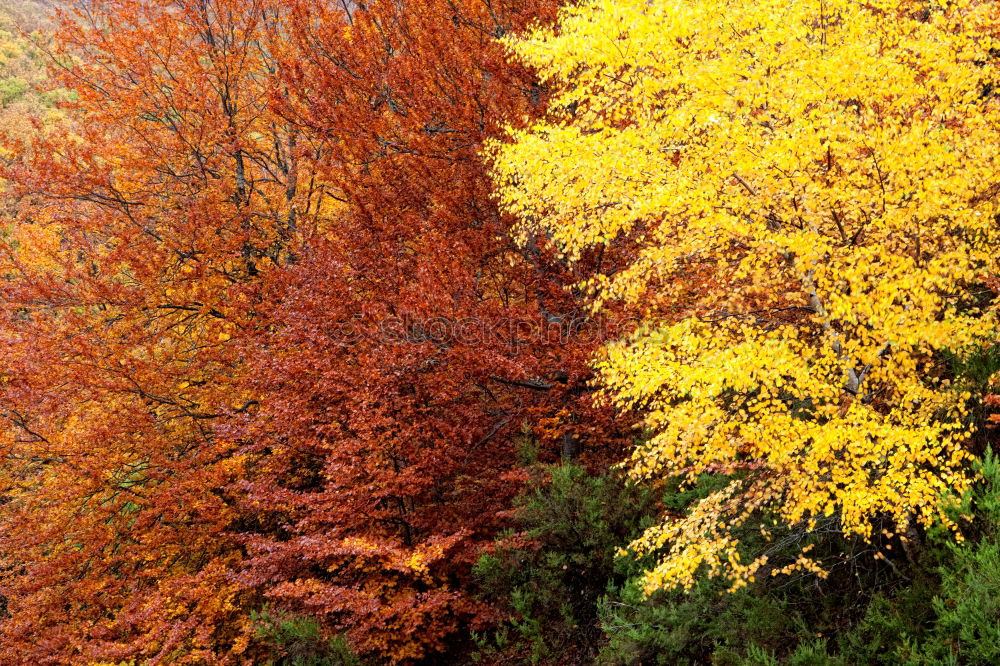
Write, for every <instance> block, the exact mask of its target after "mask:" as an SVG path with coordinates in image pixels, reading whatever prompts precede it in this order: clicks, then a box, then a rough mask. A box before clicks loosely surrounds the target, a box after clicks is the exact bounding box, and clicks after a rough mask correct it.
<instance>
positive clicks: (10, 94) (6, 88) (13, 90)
mask: <svg viewBox="0 0 1000 666" xmlns="http://www.w3.org/2000/svg"><path fill="white" fill-rule="evenodd" d="M28 87H29V86H28V82H27V81H25V80H24V79H21V78H18V77H16V76H15V77H11V78H9V79H3V80H2V81H0V106H7V105H8V104H10V103H11V102H15V101H17V100H18V99H20V98H21V97H22V96H23V95H24V93H26V92H28Z"/></svg>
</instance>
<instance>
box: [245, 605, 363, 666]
mask: <svg viewBox="0 0 1000 666" xmlns="http://www.w3.org/2000/svg"><path fill="white" fill-rule="evenodd" d="M252 617H253V620H254V622H255V623H256V625H257V638H258V639H259V640H260V641H261V642H262V643H264V644H265V645H267V646H268V647H269V648H270V649H271V650H272V654H273V655H274V656H273V657H272V658H271V659H269V660H268V661H267V664H269V665H270V666H360V665H361V660H360V659H358V657H357V656H356V655H355V654H354V652H353V651H352V650H351V647H350V645H349V644H348V643H347V640H346V639H345V638H344V637H343V636H333V637H324V635H323V633H322V631H321V629H320V626H319V623H318V622H317V621H316V620H315V619H314V618H311V617H304V616H298V615H284V614H274V613H272V612H271V611H269V610H267V609H265V610H263V611H261V612H260V613H254V614H253V615H252Z"/></svg>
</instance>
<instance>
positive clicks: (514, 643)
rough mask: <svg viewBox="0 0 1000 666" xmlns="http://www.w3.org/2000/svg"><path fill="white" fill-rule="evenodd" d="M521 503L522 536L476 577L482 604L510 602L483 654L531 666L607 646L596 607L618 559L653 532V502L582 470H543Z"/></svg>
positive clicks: (484, 641)
mask: <svg viewBox="0 0 1000 666" xmlns="http://www.w3.org/2000/svg"><path fill="white" fill-rule="evenodd" d="M543 471H545V472H547V473H548V475H549V476H550V479H549V480H548V481H547V482H546V481H544V480H543V478H541V477H539V478H537V479H536V480H535V483H534V484H533V486H532V487H531V488H529V490H528V491H527V492H526V493H525V494H524V495H522V497H521V498H520V499H519V500H518V512H517V520H518V524H519V526H520V527H521V528H522V531H521V532H520V533H519V534H516V535H515V534H508V535H506V537H507V538H506V539H504V540H502V541H501V543H500V545H499V546H498V548H497V549H496V550H495V551H494V552H492V553H489V554H486V555H483V556H482V557H481V558H480V560H479V562H478V563H477V565H476V567H475V570H474V573H475V576H476V578H477V579H478V581H479V584H480V587H481V589H482V592H483V596H484V597H485V598H489V599H500V600H502V601H503V603H504V605H505V606H506V610H507V612H508V616H509V619H508V621H507V622H506V623H505V626H504V627H502V628H501V629H500V630H499V631H498V632H497V633H495V634H493V635H491V636H488V637H486V636H479V637H477V638H478V642H479V644H480V648H481V650H482V651H483V652H490V651H492V652H497V651H515V652H516V651H520V652H522V653H524V654H525V655H526V656H525V658H526V659H528V660H529V661H530V662H531V663H539V662H542V661H544V660H546V659H551V658H554V657H555V656H556V655H558V654H561V653H565V652H576V651H582V652H583V653H587V652H589V651H590V650H591V649H592V648H591V646H594V645H595V644H596V643H597V642H598V640H599V639H600V630H599V628H598V625H597V602H598V600H599V598H600V597H601V595H602V594H603V593H604V592H605V590H606V588H607V586H608V584H609V581H612V580H614V578H615V553H616V551H617V549H618V548H619V547H620V546H621V545H622V544H623V543H626V542H627V541H628V540H629V539H631V538H632V537H633V536H634V535H635V534H637V533H638V532H639V530H641V529H642V528H644V527H645V526H646V525H648V524H650V518H649V517H650V516H651V515H652V513H653V511H652V507H653V504H654V502H653V495H652V493H650V492H649V491H645V490H640V489H637V488H635V487H633V486H630V485H628V484H625V483H623V481H622V480H621V479H620V478H619V477H617V476H614V475H609V476H600V477H594V476H588V475H587V473H586V471H585V470H583V469H582V468H581V467H578V466H576V465H572V464H564V465H559V466H552V467H547V468H544V470H543Z"/></svg>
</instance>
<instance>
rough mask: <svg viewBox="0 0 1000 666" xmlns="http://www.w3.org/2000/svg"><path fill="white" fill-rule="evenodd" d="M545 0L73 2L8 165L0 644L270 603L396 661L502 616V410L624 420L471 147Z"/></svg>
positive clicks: (162, 630)
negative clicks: (55, 91)
mask: <svg viewBox="0 0 1000 666" xmlns="http://www.w3.org/2000/svg"><path fill="white" fill-rule="evenodd" d="M553 11H554V4H553V3H546V2H539V3H521V2H517V3H493V4H490V3H485V4H483V3H473V2H469V3H458V4H456V3H453V2H444V1H442V2H429V3H428V2H421V3H385V4H381V3H380V4H378V5H375V6H373V7H370V8H368V9H367V10H361V9H359V8H357V7H354V6H353V5H350V3H348V4H347V5H346V6H338V4H337V3H331V4H329V5H322V4H319V5H318V4H317V3H312V2H301V3H297V2H276V1H274V2H272V1H270V0H267V1H265V0H260V1H255V2H250V3H247V2H243V1H242V0H240V1H239V2H236V1H235V0H233V1H229V0H213V1H212V2H206V1H202V0H183V1H173V2H166V1H156V0H127V1H124V2H110V1H109V2H102V1H99V2H90V3H86V5H83V6H81V8H80V9H77V10H75V11H71V12H69V13H64V14H63V15H62V18H61V24H60V25H61V27H60V28H59V30H58V32H57V39H58V44H57V46H56V47H55V49H57V50H56V51H54V52H53V58H54V61H53V67H52V72H51V74H52V77H53V79H54V82H55V83H54V85H63V86H66V87H67V88H72V89H73V90H75V91H76V92H77V94H78V99H77V100H76V101H75V102H74V103H72V104H71V105H70V106H69V109H68V111H69V112H70V113H72V116H73V119H74V121H73V122H72V123H69V124H66V125H64V126H59V127H56V128H54V129H51V130H48V131H45V132H40V133H39V134H38V135H36V136H35V137H34V138H33V139H32V140H31V141H30V142H21V141H18V140H17V139H16V138H11V139H10V140H9V148H10V150H11V151H12V153H13V154H15V155H16V157H15V158H14V159H11V160H10V162H9V163H8V165H7V166H6V167H5V169H4V173H3V176H4V177H5V178H7V179H8V180H9V181H10V182H11V183H12V188H13V195H14V196H16V198H17V201H18V202H19V204H18V207H19V209H18V214H17V218H16V220H15V221H14V222H13V223H12V224H10V225H9V227H7V231H5V233H7V234H8V235H7V236H6V237H5V242H4V254H3V266H2V270H3V274H4V279H5V283H4V284H5V286H4V297H3V301H2V306H3V314H4V324H3V326H2V327H0V331H2V333H0V334H2V335H3V338H4V340H3V350H4V352H3V361H2V362H3V373H2V381H3V385H2V409H3V413H4V415H5V417H6V424H7V427H6V429H5V430H4V434H3V437H4V439H3V447H4V451H5V452H6V455H7V460H8V462H7V464H6V465H5V466H4V468H3V484H4V492H5V503H4V506H3V515H2V520H3V523H4V531H3V537H2V538H0V558H2V561H3V567H4V571H5V574H4V577H3V582H2V594H3V595H4V598H5V599H6V609H7V610H6V613H7V614H8V617H7V618H6V619H5V620H4V621H3V622H2V623H0V625H2V626H0V645H2V648H3V651H4V652H3V654H4V655H6V657H5V659H12V660H15V661H19V660H24V662H25V663H28V662H30V663H71V662H72V663H90V662H92V661H104V662H121V661H128V660H138V661H141V662H144V663H145V661H152V662H159V661H177V660H179V661H181V662H183V663H215V662H220V663H221V662H234V661H241V660H244V659H252V658H253V657H252V655H253V654H254V652H253V651H254V649H255V645H254V640H255V635H256V634H255V632H254V628H253V627H252V626H251V625H252V622H251V611H252V610H254V609H258V610H259V609H260V608H263V607H264V606H265V605H267V606H268V607H270V608H278V609H281V610H282V611H288V612H300V613H307V614H309V615H311V616H314V617H316V618H318V619H319V620H320V621H321V622H322V624H323V626H324V627H325V628H326V630H327V631H340V630H346V631H347V634H348V637H349V638H350V639H351V641H352V643H353V645H354V646H355V648H356V649H357V650H359V651H360V652H364V653H368V654H376V655H380V656H381V657H383V658H386V659H389V660H392V661H404V660H408V659H414V658H419V657H422V656H425V655H427V654H429V653H432V652H435V651H440V650H443V649H444V648H445V647H446V641H447V640H448V639H450V638H454V636H455V634H456V632H457V631H458V630H459V629H461V628H462V627H465V626H467V625H468V623H470V622H471V623H473V624H476V623H482V622H485V621H488V620H489V619H490V618H491V610H490V608H489V606H488V605H486V604H484V603H482V602H479V601H475V600H473V599H472V598H471V597H470V595H469V592H468V591H467V590H466V589H463V586H462V580H463V577H464V576H467V575H468V570H469V568H470V567H471V565H472V563H473V562H474V561H475V558H476V557H477V555H478V553H479V552H480V550H481V548H482V547H483V546H484V545H485V544H487V543H489V542H490V541H492V539H493V538H494V536H495V534H496V531H497V529H498V527H499V526H501V525H502V523H503V512H504V511H505V510H506V509H507V508H509V500H510V498H511V497H512V496H513V495H515V494H516V493H517V492H518V489H519V487H520V480H521V478H522V476H523V475H522V474H521V473H520V472H519V471H518V470H519V463H518V458H517V456H516V454H515V450H514V449H515V441H516V440H517V438H519V437H524V433H525V432H531V433H532V435H531V437H533V438H534V439H536V440H538V441H539V442H540V444H541V445H542V446H543V447H544V449H545V451H544V452H543V455H544V456H547V457H549V458H550V459H557V458H558V456H559V455H560V452H561V450H562V449H563V448H566V449H567V452H568V453H570V454H572V455H574V456H575V455H576V454H577V451H579V450H580V449H583V450H584V451H586V454H585V455H589V456H591V457H592V458H594V459H595V460H600V459H602V458H603V457H605V456H607V455H608V452H610V451H611V450H612V449H613V448H614V446H615V445H614V441H615V435H614V429H609V426H610V424H609V420H608V419H609V412H607V411H606V410H603V411H602V410H598V409H596V408H595V407H593V405H592V401H591V400H590V392H591V391H590V388H589V387H588V385H587V382H588V379H589V377H590V371H589V368H588V365H587V361H588V359H589V357H590V356H591V353H592V351H593V349H594V345H595V343H597V342H599V336H600V334H601V333H600V331H599V330H597V329H596V328H594V327H593V326H590V327H589V328H588V327H587V326H588V324H587V322H585V321H584V319H583V318H582V317H581V315H582V312H581V310H580V306H579V304H578V302H577V301H575V300H574V296H573V294H572V292H570V291H567V290H566V289H565V287H566V286H567V285H568V284H571V283H572V282H573V281H574V280H575V278H574V277H573V275H572V274H571V271H570V270H569V269H568V268H567V267H566V266H565V264H563V263H560V262H559V261H557V260H556V259H555V257H554V255H553V254H552V253H551V251H550V250H549V249H547V248H546V246H545V244H544V243H537V244H535V245H534V246H533V247H531V248H528V249H526V248H522V247H519V246H517V245H515V244H514V243H512V242H511V240H510V238H509V236H508V235H507V234H506V229H507V226H508V224H509V222H510V220H509V219H507V218H504V217H503V216H501V215H500V214H499V213H498V212H497V209H496V205H495V202H494V201H493V200H492V199H491V196H490V191H491V186H490V182H489V179H488V177H487V175H486V171H485V167H484V163H483V160H482V158H481V157H480V151H481V146H482V143H483V140H484V139H485V138H486V137H487V136H490V135H491V134H492V135H499V126H500V120H501V119H502V118H504V117H511V116H519V115H523V114H534V113H538V112H539V111H540V110H541V108H542V107H543V104H544V91H543V90H542V89H541V88H540V87H539V86H538V84H537V82H535V81H534V79H533V76H532V74H530V73H529V72H528V71H526V70H524V69H523V68H520V67H516V66H511V65H509V64H507V62H506V60H505V55H504V53H503V49H502V47H501V46H500V45H499V43H497V42H496V38H497V37H498V36H501V35H503V34H506V33H507V32H510V31H514V30H519V29H521V28H523V27H524V26H525V25H526V24H527V23H528V22H529V21H532V20H535V19H540V18H541V19H545V18H552V16H553ZM577 339H579V341H577ZM595 433H597V434H599V435H600V437H599V438H598V437H597V436H596V435H595ZM595 456H596V458H595Z"/></svg>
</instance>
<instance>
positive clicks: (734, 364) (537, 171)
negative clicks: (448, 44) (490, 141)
mask: <svg viewBox="0 0 1000 666" xmlns="http://www.w3.org/2000/svg"><path fill="white" fill-rule="evenodd" d="M998 14H1000V8H998V6H997V5H996V3H992V2H979V1H976V0H972V1H969V0H960V1H957V2H943V3H929V2H916V1H909V0H892V1H884V0H872V1H871V2H866V3H860V2H855V1H853V0H810V1H802V2H788V0H761V1H759V2H755V3H745V2H735V1H733V0H590V1H587V2H583V3H581V4H579V5H578V6H574V7H571V8H568V9H566V10H564V11H563V12H562V14H561V16H560V20H559V22H558V25H557V26H556V27H554V28H537V29H536V30H534V31H533V32H531V33H530V34H527V35H523V36H520V37H515V38H508V41H507V45H508V47H509V48H510V49H511V51H512V52H513V53H514V54H515V55H516V56H517V57H518V58H520V59H521V60H522V61H523V62H525V63H527V64H529V65H531V66H533V67H535V68H537V70H538V71H539V73H540V75H541V77H542V78H543V79H544V80H545V81H546V83H547V84H548V85H549V86H551V87H552V88H553V89H554V90H555V93H556V94H555V96H554V101H553V104H552V111H551V113H550V115H549V117H548V118H547V119H546V120H545V121H543V122H540V123H537V124H534V125H530V126H528V127H524V128H521V129H518V130H512V141H511V142H510V143H508V144H506V145H496V146H494V147H493V149H492V150H493V152H494V155H493V158H494V168H495V176H496V179H497V183H498V186H499V190H500V197H501V199H502V203H503V204H504V205H505V206H506V207H507V208H508V209H509V210H510V211H511V212H513V213H515V214H517V215H519V216H521V218H522V219H523V220H524V221H525V225H530V226H531V227H532V228H540V229H541V230H542V231H544V232H545V233H547V234H548V235H549V236H550V237H551V238H552V239H553V241H554V242H555V243H556V244H557V245H558V246H559V247H561V248H562V250H563V252H564V253H565V256H566V258H567V259H568V260H570V261H573V260H576V259H577V258H579V257H580V256H581V255H582V254H583V253H585V252H588V251H590V250H591V249H594V248H598V249H599V248H602V247H607V248H610V249H614V250H616V254H617V256H618V257H619V258H620V257H622V256H624V257H626V259H625V260H624V261H622V260H620V259H619V261H617V262H616V263H615V264H614V267H613V269H611V270H607V271H604V272H603V274H598V275H595V276H594V277H593V279H591V280H589V281H588V282H587V284H586V287H587V288H588V289H589V291H590V293H591V294H592V295H593V297H594V306H595V307H596V308H600V307H602V306H603V305H604V304H605V303H608V302H609V301H624V302H625V303H627V304H631V305H632V306H634V307H635V308H636V310H637V311H638V312H641V313H642V314H643V316H644V320H645V325H644V327H643V328H642V329H641V330H640V331H639V332H638V333H637V334H636V335H635V336H633V337H632V338H631V339H629V340H627V341H621V342H619V343H616V344H614V345H612V346H610V347H609V348H608V349H606V353H605V354H604V355H603V356H602V357H601V359H600V361H599V367H600V370H601V372H602V377H603V381H604V384H605V390H606V394H607V396H608V397H609V398H610V399H611V400H613V401H614V402H615V403H617V404H618V405H619V406H621V407H626V408H640V409H643V410H645V413H646V425H647V426H648V428H649V431H650V435H651V436H650V438H649V439H648V441H647V442H646V443H645V444H643V445H641V446H639V447H638V448H637V449H636V450H635V452H634V454H633V455H632V458H631V460H630V461H629V463H628V465H629V467H630V470H631V474H632V475H633V476H634V477H635V478H636V479H640V480H645V481H648V482H655V481H656V480H662V479H664V478H666V477H677V476H681V477H687V478H694V477H696V476H697V475H699V474H703V473H722V474H727V475H730V477H731V479H732V481H731V483H730V484H729V485H728V486H727V487H726V488H724V489H723V490H721V491H719V492H716V493H714V494H712V495H710V496H709V497H707V498H706V499H705V500H703V501H701V502H700V503H699V504H697V505H695V506H694V508H693V509H692V510H691V511H690V512H689V514H688V515H687V516H685V517H684V518H681V519H676V520H668V521H666V522H664V523H663V524H661V525H658V526H656V527H653V528H651V529H649V530H648V531H647V532H646V533H645V534H644V535H643V536H642V537H641V538H640V539H638V540H637V541H635V542H634V543H633V544H632V545H631V547H632V549H633V550H634V551H636V552H639V553H649V552H658V553H660V559H659V560H658V564H657V565H656V566H655V567H654V568H653V569H652V570H650V571H649V572H647V574H646V589H647V591H653V590H655V589H659V588H662V587H671V586H683V587H690V586H691V585H692V584H693V583H694V582H695V580H696V576H697V575H699V572H706V573H707V574H708V575H710V576H725V577H728V578H729V579H730V580H731V581H732V582H733V585H734V586H740V585H742V584H745V583H746V582H747V581H748V580H751V579H752V578H753V577H754V576H755V575H757V574H760V573H763V572H764V571H770V572H772V573H776V572H778V571H789V570H791V569H792V568H812V569H816V568H817V565H816V563H815V562H812V561H810V560H809V558H808V556H807V555H805V553H803V555H802V556H801V557H800V558H799V559H798V561H796V562H793V563H792V564H791V565H790V566H789V567H777V566H775V565H774V563H771V564H770V565H768V564H766V557H765V556H759V557H753V556H750V557H748V556H746V553H743V554H742V556H741V548H740V544H739V539H738V535H737V533H738V531H739V528H740V526H741V525H744V526H745V524H746V521H747V519H748V518H749V517H750V516H751V515H756V514H761V513H766V514H768V515H770V516H773V517H775V519H776V520H777V522H779V523H783V524H784V525H785V526H786V527H787V526H793V527H796V528H804V529H806V530H808V529H812V528H813V527H814V526H815V525H816V524H817V522H818V521H824V522H830V521H837V522H838V523H839V525H840V529H842V530H843V531H844V532H846V533H848V534H854V535H860V536H862V537H865V538H871V537H872V536H873V534H872V532H873V529H872V526H873V519H875V518H876V517H878V518H880V519H883V520H886V519H887V520H889V521H891V523H892V524H893V525H895V527H896V529H897V530H898V532H899V533H905V531H906V530H908V529H910V528H912V527H913V526H915V525H919V524H927V523H928V522H930V521H932V520H934V519H935V517H936V516H939V515H940V513H941V509H940V508H939V507H940V502H939V500H940V498H941V496H942V495H943V494H945V493H948V492H957V491H961V490H962V489H963V488H964V487H965V486H966V484H967V483H968V478H967V477H966V475H965V474H964V472H963V460H964V458H965V457H967V454H966V453H965V452H963V449H962V443H963V440H964V439H965V438H966V437H967V436H968V427H967V426H965V425H963V423H964V420H963V414H964V411H965V409H964V403H965V401H966V399H967V398H968V396H966V395H962V394H961V393H960V392H958V391H956V390H954V389H953V388H951V387H950V386H949V385H948V380H947V378H946V377H945V375H944V373H943V372H942V371H941V369H940V368H941V363H940V359H941V356H942V353H943V352H944V351H950V352H954V353H965V352H968V351H969V350H970V349H973V348H974V347H975V346H976V345H979V344H982V343H983V341H984V340H985V339H986V338H987V336H989V334H990V332H991V330H992V327H993V325H994V317H993V315H992V312H990V311H989V308H987V307H985V306H984V303H983V302H982V301H981V300H978V299H977V298H976V285H977V284H978V282H979V280H980V278H981V277H982V276H983V275H985V274H986V273H988V272H990V271H992V270H994V269H995V263H996V261H995V256H994V255H995V251H994V250H993V249H992V248H993V247H995V246H994V245H993V244H994V243H995V242H996V240H997V232H998V228H997V218H996V217H995V212H996V198H997V194H998V193H1000V173H998V165H997V157H996V137H997V129H998V121H1000V99H998V98H997V96H996V95H995V94H994V93H993V82H994V81H998V80H1000V79H997V64H998V59H997V56H998V54H1000V49H998V48H997V47H1000V41H998V39H997V38H996V34H997V33H996V26H997V25H998V22H997V18H998Z"/></svg>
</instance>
